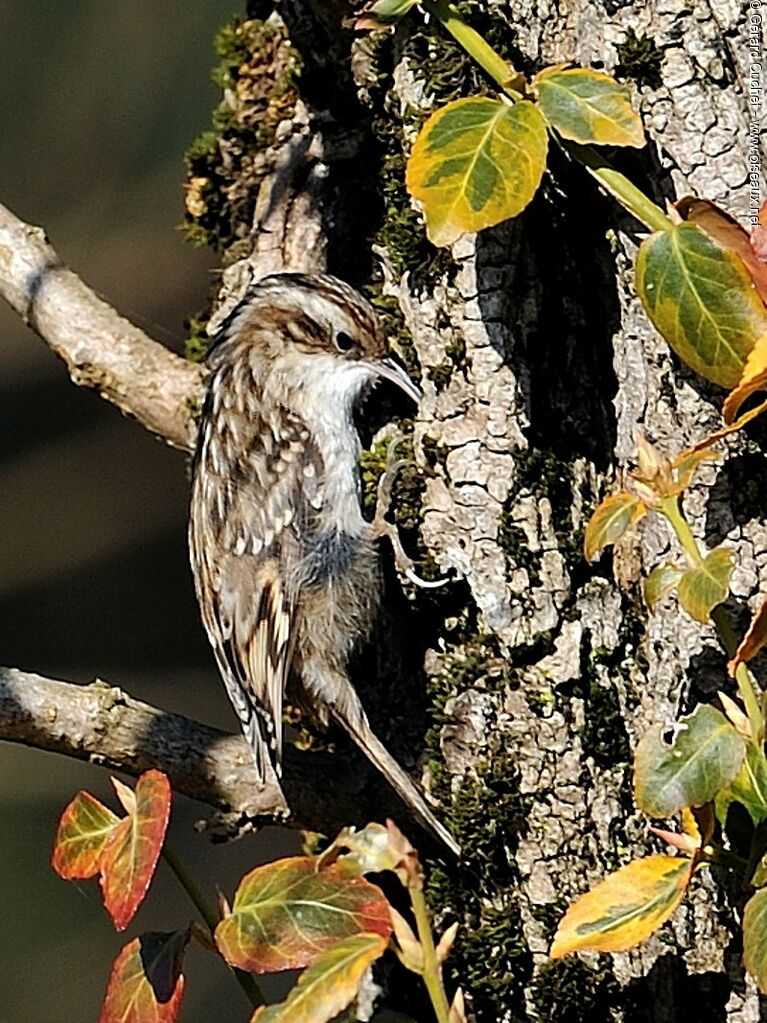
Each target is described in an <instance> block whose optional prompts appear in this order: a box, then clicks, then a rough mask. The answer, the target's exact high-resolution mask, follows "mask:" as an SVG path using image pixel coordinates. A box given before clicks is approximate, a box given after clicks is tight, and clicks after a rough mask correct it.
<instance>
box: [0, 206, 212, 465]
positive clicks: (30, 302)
mask: <svg viewBox="0 0 767 1023" xmlns="http://www.w3.org/2000/svg"><path fill="white" fill-rule="evenodd" d="M0 295H2V297H3V298H4V299H5V300H6V301H7V302H8V303H9V305H10V306H11V308H13V309H14V310H15V311H16V312H17V313H18V314H19V316H21V317H22V319H23V320H24V321H25V322H26V323H27V324H28V325H29V326H30V327H31V328H32V329H33V330H34V331H36V332H37V333H38V334H39V335H40V337H41V338H42V339H43V341H45V342H46V344H48V345H49V346H50V348H51V349H52V350H53V351H54V352H55V353H56V354H57V355H59V356H60V357H61V358H62V359H63V360H64V362H65V363H66V365H67V368H68V370H69V374H70V376H71V378H72V380H73V381H74V383H76V384H79V385H80V386H83V387H92V388H94V389H95V390H97V391H98V392H99V393H100V394H101V396H102V397H103V398H106V399H107V401H111V402H112V404H114V405H116V406H117V407H118V408H119V409H120V410H121V411H122V412H124V413H125V414H126V415H128V416H131V417H132V418H134V419H137V420H138V421H139V422H140V423H141V424H142V425H143V426H145V427H146V428H147V429H148V430H151V431H152V433H156V434H158V435H159V436H161V437H164V438H165V439H166V440H167V441H168V442H169V443H170V444H172V445H173V446H174V447H177V448H191V447H192V446H193V444H194V436H195V425H194V421H193V419H192V417H191V410H192V407H193V403H194V402H195V400H196V399H197V398H198V397H199V395H200V392H201V387H202V380H203V371H202V369H201V368H200V367H199V366H195V365H193V364H192V363H189V362H187V361H186V360H184V359H182V358H180V357H179V356H178V355H174V354H173V352H170V351H168V349H167V348H165V347H164V346H163V345H161V344H158V343H157V342H156V341H153V340H152V339H151V338H150V337H148V336H147V335H146V334H145V333H144V332H143V331H142V330H139V328H138V327H135V326H134V325H133V324H132V323H130V322H129V321H128V320H126V319H124V318H123V317H122V316H120V315H119V313H117V312H116V311H115V310H114V309H113V308H112V307H111V306H110V305H108V304H107V303H106V302H104V301H102V299H100V298H99V297H98V296H97V295H96V294H95V293H94V292H93V291H91V289H90V288H88V287H87V285H85V284H84V283H83V282H82V281H81V280H80V278H79V277H78V276H77V275H76V274H75V273H73V272H72V271H71V270H69V269H68V268H67V267H66V266H64V264H63V263H62V262H61V260H60V259H59V257H58V255H57V254H56V252H55V251H54V250H53V249H52V248H51V246H50V245H49V244H48V240H47V238H46V236H45V232H44V231H43V229H42V228H40V227H32V226H30V225H29V224H25V223H24V222H23V221H21V220H19V219H18V217H16V216H14V214H13V213H11V212H10V210H8V209H6V208H5V207H4V206H0Z"/></svg>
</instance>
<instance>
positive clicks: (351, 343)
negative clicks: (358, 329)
mask: <svg viewBox="0 0 767 1023" xmlns="http://www.w3.org/2000/svg"><path fill="white" fill-rule="evenodd" d="M335 343H336V348H337V349H338V350H339V352H350V351H352V349H353V348H355V347H356V342H355V340H354V338H353V337H349V335H348V334H345V333H344V332H343V331H342V330H341V331H339V332H338V333H337V334H336V336H335Z"/></svg>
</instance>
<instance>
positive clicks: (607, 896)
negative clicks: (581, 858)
mask: <svg viewBox="0 0 767 1023" xmlns="http://www.w3.org/2000/svg"><path fill="white" fill-rule="evenodd" d="M692 870H693V864H692V862H691V861H690V860H688V859H686V858H684V857H681V856H647V857H645V858H644V859H641V860H633V861H632V862H631V863H629V864H627V865H626V866H625V867H621V869H620V870H617V871H616V872H615V873H614V874H608V876H607V877H606V878H605V879H604V880H603V881H600V883H599V884H598V885H597V886H596V888H592V890H591V891H590V892H587V893H586V894H585V895H582V896H581V897H580V898H579V899H576V901H575V902H574V903H573V904H572V905H571V906H570V908H569V909H568V910H567V912H566V913H565V915H564V917H563V918H562V920H561V921H560V923H559V927H558V928H557V933H556V934H555V936H554V943H553V944H552V946H551V953H550V954H551V957H552V959H559V958H561V957H562V956H566V955H568V954H569V953H570V952H579V951H586V950H588V951H592V952H622V951H623V950H624V949H627V948H632V947H633V946H634V945H638V944H639V943H640V942H641V941H644V940H645V938H649V936H650V935H651V934H652V933H653V932H654V931H657V930H658V928H659V927H660V926H661V924H664V923H665V922H666V920H668V919H669V917H670V916H671V915H672V914H673V912H674V910H675V909H676V908H677V906H678V905H679V903H680V902H681V901H682V897H683V895H684V893H685V890H686V888H687V885H688V884H689V883H690V877H691V876H692Z"/></svg>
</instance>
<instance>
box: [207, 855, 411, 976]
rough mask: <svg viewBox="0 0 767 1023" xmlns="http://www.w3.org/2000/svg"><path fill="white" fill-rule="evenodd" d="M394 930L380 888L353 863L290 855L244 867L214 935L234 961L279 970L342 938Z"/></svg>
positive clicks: (292, 967) (313, 955)
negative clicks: (229, 911)
mask: <svg viewBox="0 0 767 1023" xmlns="http://www.w3.org/2000/svg"><path fill="white" fill-rule="evenodd" d="M391 929H392V924H391V918H390V915H389V905H388V903H387V901H386V899H385V898H384V895H383V893H382V892H381V890H380V889H379V888H377V887H376V886H375V885H372V884H370V882H369V881H365V880H364V879H363V878H361V877H359V874H358V872H357V870H356V869H355V868H350V867H347V866H345V865H344V864H341V863H334V864H332V865H331V866H329V867H326V868H320V869H318V867H317V860H316V859H314V858H312V857H308V856H292V857H289V858H288V859H284V860H278V861H277V862H276V863H267V864H265V865H264V866H263V867H256V869H255V870H252V871H251V872H250V873H249V874H246V876H245V877H244V878H243V879H242V881H241V882H240V886H239V888H238V889H237V892H236V894H235V897H234V904H233V906H232V914H231V916H227V917H226V918H225V919H223V920H222V921H221V923H220V924H219V925H218V927H217V928H216V933H215V938H216V945H217V946H218V949H219V951H220V952H221V954H222V955H223V957H224V958H225V959H226V961H227V962H228V963H229V964H230V965H231V966H237V967H239V968H240V969H241V970H251V971H252V972H254V973H274V972H277V971H280V970H295V969H298V968H299V967H302V966H308V965H309V964H310V963H312V962H314V960H315V959H316V958H317V956H318V955H319V954H320V953H321V952H323V951H324V950H325V949H327V948H329V947H330V946H331V945H334V944H335V943H336V942H338V941H340V940H342V939H343V938H348V937H351V936H353V935H355V934H362V933H374V934H380V935H382V936H383V937H388V936H389V934H390V933H391Z"/></svg>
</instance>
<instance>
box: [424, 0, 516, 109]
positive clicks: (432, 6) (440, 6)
mask: <svg viewBox="0 0 767 1023" xmlns="http://www.w3.org/2000/svg"><path fill="white" fill-rule="evenodd" d="M421 6H422V7H423V9H424V10H425V11H427V12H428V13H429V14H431V15H432V16H433V17H435V18H436V19H437V21H439V22H440V23H441V24H442V26H443V27H444V28H445V30H446V31H448V32H449V33H450V35H451V36H452V37H453V39H455V41H456V42H457V43H458V45H459V46H460V47H461V48H462V49H463V50H464V51H465V52H466V53H468V55H469V56H470V57H472V58H473V59H474V60H475V61H476V62H477V64H479V66H480V67H481V68H482V70H483V71H484V72H485V73H486V74H488V75H489V76H490V77H491V78H492V79H493V81H494V82H495V83H496V84H497V85H498V86H499V87H500V88H501V89H502V90H503V92H505V93H507V94H508V95H509V96H511V98H512V99H521V98H522V91H521V90H522V88H523V87H524V77H523V76H522V75H521V74H520V73H519V72H518V71H515V70H514V68H513V67H512V65H511V64H509V62H508V61H506V60H504V59H503V57H502V56H501V55H500V53H498V51H497V50H495V49H494V48H493V47H492V46H491V45H490V44H489V43H488V42H487V40H486V39H485V38H484V37H483V36H481V35H480V34H479V32H477V30H476V29H473V28H472V27H471V25H469V24H468V22H466V21H464V20H463V18H462V17H461V15H460V13H459V12H458V10H457V8H455V7H454V6H453V5H452V4H451V3H450V2H449V0H424V2H423V3H422V5H421Z"/></svg>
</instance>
